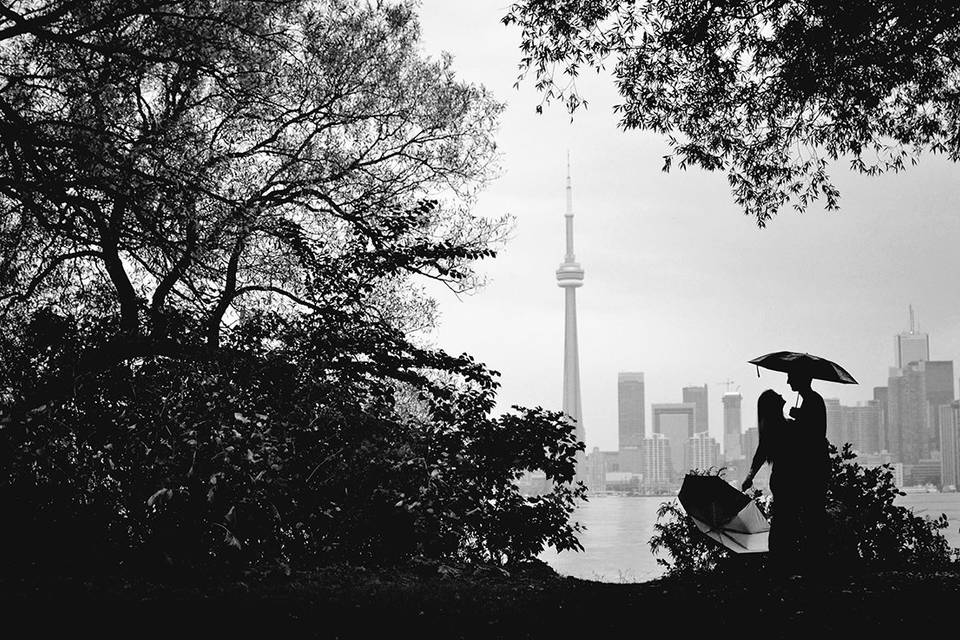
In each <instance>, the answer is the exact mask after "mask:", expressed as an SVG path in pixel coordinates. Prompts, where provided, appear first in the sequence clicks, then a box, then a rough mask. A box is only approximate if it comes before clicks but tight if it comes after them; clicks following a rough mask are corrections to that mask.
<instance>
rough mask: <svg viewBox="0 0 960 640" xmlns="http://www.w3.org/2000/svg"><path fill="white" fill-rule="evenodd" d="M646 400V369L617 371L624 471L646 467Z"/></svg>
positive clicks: (621, 453) (618, 421)
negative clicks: (642, 450) (642, 453)
mask: <svg viewBox="0 0 960 640" xmlns="http://www.w3.org/2000/svg"><path fill="white" fill-rule="evenodd" d="M645 414H646V402H645V400H644V383H643V372H641V371H622V372H620V373H619V374H617V423H618V428H617V431H618V434H619V436H620V446H619V449H620V463H621V467H622V469H623V470H624V471H630V472H632V473H640V472H641V468H642V466H643V460H642V457H641V452H640V449H641V446H642V445H643V439H644V436H645V431H646V427H645V423H644V422H645V421H644V416H645Z"/></svg>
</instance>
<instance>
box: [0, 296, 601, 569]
mask: <svg viewBox="0 0 960 640" xmlns="http://www.w3.org/2000/svg"><path fill="white" fill-rule="evenodd" d="M331 320H332V319H331V318H330V317H325V318H321V317H319V316H318V317H314V318H305V319H299V320H284V319H282V318H278V317H274V316H260V317H253V318H247V319H245V320H244V321H243V322H242V323H240V325H238V326H237V327H236V328H235V329H234V330H233V331H232V332H231V334H230V336H229V339H228V340H227V341H226V342H227V343H226V344H225V350H224V351H225V352H229V353H232V354H234V356H233V357H231V358H222V359H217V360H205V359H202V358H199V359H197V360H193V361H184V360H172V359H169V358H163V357H151V358H141V359H137V360H133V361H128V362H127V363H125V364H120V365H117V366H115V367H112V368H111V369H110V370H108V371H106V372H104V373H103V374H99V375H96V376H88V377H87V378H86V379H84V380H83V382H82V384H79V385H78V386H77V387H76V388H75V389H74V390H73V392H72V393H70V394H68V395H67V396H65V397H63V398H61V399H60V400H58V401H54V402H50V403H48V404H46V405H44V406H42V407H39V408H37V409H36V410H34V411H31V412H29V413H28V414H27V415H26V416H24V417H23V418H22V420H19V421H17V420H11V419H10V418H9V414H8V413H7V415H8V420H7V423H6V424H5V425H4V427H5V428H4V429H2V431H0V435H2V441H3V444H4V466H3V467H2V470H0V500H2V504H3V505H4V509H5V521H6V522H7V523H11V526H6V527H4V531H3V533H2V534H0V543H2V545H0V548H2V549H4V551H3V553H2V557H3V563H4V565H5V569H6V570H8V571H11V570H16V571H20V572H30V573H36V572H38V571H52V572H91V571H122V570H127V569H130V570H134V569H135V570H137V571H144V570H147V571H154V570H156V569H158V568H160V567H170V568H173V569H176V570H184V571H198V570H203V571H211V570H214V571H216V570H231V569H242V568H247V567H252V566H256V565H262V564H263V563H267V564H270V565H281V566H283V567H285V568H287V569H289V568H291V567H293V568H308V567H311V566H317V565H322V564H328V563H333V562H340V561H349V562H355V563H362V564H378V563H392V562H401V561H404V560H408V559H411V558H417V557H420V558H431V559H438V560H483V561H494V562H504V561H513V560H523V559H525V558H530V557H533V556H535V555H536V554H537V553H539V552H540V551H541V550H542V549H543V547H544V546H545V545H547V544H549V545H552V546H555V547H557V548H558V549H569V548H578V547H579V543H578V542H577V539H576V534H577V532H578V531H579V526H578V525H576V524H571V523H570V522H569V521H568V518H569V516H570V513H571V512H572V510H573V508H574V506H575V504H576V502H577V500H579V499H580V498H582V497H583V496H584V494H585V490H584V487H583V486H582V485H580V484H577V483H574V470H575V455H576V454H577V452H578V451H581V450H582V449H583V444H582V443H578V442H577V441H576V437H575V434H574V430H573V428H572V426H571V425H570V424H569V423H568V422H567V421H566V420H565V419H564V418H563V417H562V416H561V415H560V414H559V413H555V412H549V411H544V410H542V409H539V408H537V409H522V408H516V407H515V408H514V410H513V411H512V412H511V413H508V414H506V415H503V416H500V417H496V418H494V417H491V416H490V412H491V411H492V409H493V407H494V403H495V396H496V390H497V386H498V384H497V382H496V373H495V372H492V371H489V370H488V369H486V368H485V367H484V366H483V365H480V364H478V363H476V362H475V361H473V360H472V359H471V358H469V357H468V356H459V357H452V356H448V355H446V354H444V353H442V352H435V351H428V350H423V349H419V348H416V347H414V346H413V345H411V344H410V343H408V342H407V341H406V339H405V338H403V336H402V335H401V334H399V333H397V332H393V331H389V330H386V329H383V328H375V327H373V326H371V325H370V324H369V323H358V322H352V321H351V318H350V317H348V316H343V317H339V318H336V322H332V321H331ZM51 327H57V331H56V332H52V330H51ZM96 335H97V332H96V331H94V330H91V331H87V330H85V329H84V328H83V327H82V326H81V325H80V323H78V322H76V321H75V320H73V319H71V318H67V317H59V316H50V315H49V314H47V315H45V316H44V319H43V321H42V322H35V323H33V324H31V325H30V329H29V330H28V331H27V332H25V334H24V335H23V337H22V339H19V340H13V339H11V338H10V337H9V336H8V337H7V338H6V339H5V344H4V353H5V354H8V355H10V357H9V358H7V359H6V364H7V367H6V369H5V371H3V372H0V377H2V380H0V381H2V383H3V384H0V388H5V389H7V393H6V398H7V400H5V402H8V403H9V402H11V400H10V399H11V398H14V397H16V396H17V395H18V390H19V389H20V388H23V387H25V386H26V387H29V386H30V384H31V382H32V381H33V380H34V379H35V378H36V377H37V376H39V375H41V374H42V373H43V369H44V368H47V367H50V366H54V365H55V364H57V363H59V362H60V361H69V357H70V354H71V353H75V352H78V351H79V350H80V349H79V348H78V346H86V345H87V344H88V343H89V342H90V341H93V340H95V339H96V338H95V336H96ZM38 368H39V373H38V371H37V369H38ZM2 409H3V407H0V415H3V414H5V413H6V412H4V411H3V410H2ZM534 469H542V470H543V471H545V472H546V474H547V477H548V478H550V479H551V480H552V481H553V485H552V490H551V491H550V492H548V493H547V494H545V495H542V496H539V497H529V498H528V497H524V496H522V495H521V494H520V493H519V490H518V489H517V486H516V480H517V479H518V478H519V477H520V476H521V475H522V474H523V472H524V471H527V470H534Z"/></svg>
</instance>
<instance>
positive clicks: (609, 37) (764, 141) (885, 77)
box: [504, 0, 960, 227]
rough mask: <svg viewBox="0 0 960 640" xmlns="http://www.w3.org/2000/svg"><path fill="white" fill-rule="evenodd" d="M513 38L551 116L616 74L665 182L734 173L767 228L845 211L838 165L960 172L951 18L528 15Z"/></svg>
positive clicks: (718, 8)
mask: <svg viewBox="0 0 960 640" xmlns="http://www.w3.org/2000/svg"><path fill="white" fill-rule="evenodd" d="M504 22H505V23H506V24H514V25H517V26H518V27H519V28H520V29H521V51H522V58H521V63H520V68H521V78H522V77H523V76H524V75H526V74H528V73H530V72H532V73H533V76H534V78H535V84H536V87H537V88H538V89H539V90H540V91H541V93H542V94H543V96H544V100H545V101H546V102H550V101H551V100H555V99H556V100H562V101H563V102H564V103H565V104H566V106H567V108H568V109H569V110H570V111H571V112H572V111H574V110H576V109H577V108H578V107H580V106H581V105H585V104H586V100H584V99H583V98H582V97H581V96H580V95H578V93H577V89H576V85H575V79H576V77H577V75H578V74H579V73H580V72H581V71H582V70H583V69H584V68H598V69H599V68H603V67H604V66H605V65H608V64H610V65H612V72H613V76H614V78H615V80H616V83H617V87H618V89H619V92H620V95H621V97H622V98H623V102H622V103H621V104H620V105H618V106H616V107H615V111H616V113H617V114H618V116H619V118H620V125H621V126H622V127H623V128H624V129H643V130H650V131H655V132H658V133H661V134H664V135H666V136H667V139H668V142H669V145H670V148H671V153H670V154H669V155H667V156H666V157H665V165H664V169H665V170H669V168H670V167H671V165H672V164H673V163H674V162H675V161H676V162H677V163H678V164H679V165H680V166H681V167H683V168H686V167H688V166H699V167H702V168H704V169H707V170H711V171H713V170H720V171H724V172H726V174H727V177H728V179H729V182H730V186H731V189H732V191H733V195H734V198H735V200H736V202H737V204H738V205H740V206H742V207H743V208H744V210H745V212H746V213H747V214H748V215H750V216H752V217H754V218H755V219H756V221H757V224H758V225H760V226H761V227H762V226H764V225H765V224H766V223H767V222H768V221H769V220H770V219H771V218H772V217H773V216H774V215H776V213H777V212H778V211H779V210H781V209H782V208H783V207H784V206H792V207H793V208H794V209H796V210H798V211H803V210H805V209H806V208H807V207H808V206H809V205H810V204H811V203H812V202H813V201H814V200H817V199H819V198H823V199H824V204H825V206H826V208H827V209H834V208H836V207H837V202H838V197H839V193H838V191H837V189H836V188H835V187H834V185H833V183H832V181H831V179H830V176H829V175H828V169H829V168H831V163H832V162H834V161H837V160H843V161H849V164H850V167H851V169H853V170H855V171H858V172H861V173H865V174H869V175H874V174H878V173H882V172H884V171H899V170H901V169H903V168H904V167H905V166H906V165H907V164H908V163H913V162H916V158H917V155H918V154H919V153H920V152H922V151H929V152H934V153H943V154H946V155H947V156H948V157H949V158H950V159H951V160H954V161H955V160H956V159H957V157H958V156H960V5H958V4H957V3H956V2H951V1H949V0H930V1H926V2H901V1H899V0H845V1H843V2H833V1H827V0H702V1H689V0H572V1H571V0H522V1H520V2H516V3H514V4H513V5H511V7H510V9H509V13H508V14H507V15H506V16H505V17H504ZM539 108H540V107H538V109H539Z"/></svg>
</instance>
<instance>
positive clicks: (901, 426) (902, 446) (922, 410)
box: [887, 360, 930, 465]
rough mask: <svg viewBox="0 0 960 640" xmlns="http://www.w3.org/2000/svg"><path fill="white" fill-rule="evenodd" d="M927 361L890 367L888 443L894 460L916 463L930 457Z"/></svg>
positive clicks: (910, 463)
mask: <svg viewBox="0 0 960 640" xmlns="http://www.w3.org/2000/svg"><path fill="white" fill-rule="evenodd" d="M925 370H926V362H924V361H922V360H921V361H914V362H911V363H909V364H907V366H906V367H904V368H903V369H897V368H892V369H891V370H890V378H889V380H888V383H887V387H888V389H889V391H888V394H887V414H888V415H887V421H888V428H889V431H888V434H887V443H888V445H889V446H890V453H892V454H893V456H894V460H896V461H897V462H902V463H904V464H908V465H913V464H917V463H918V462H919V461H920V459H921V458H929V457H930V439H929V437H928V434H929V431H930V427H929V424H930V415H929V414H930V412H929V402H927V386H926V375H925Z"/></svg>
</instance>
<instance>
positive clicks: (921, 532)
mask: <svg viewBox="0 0 960 640" xmlns="http://www.w3.org/2000/svg"><path fill="white" fill-rule="evenodd" d="M855 458H856V456H855V454H854V453H853V452H852V450H851V447H850V444H849V443H848V444H845V445H844V446H843V448H842V449H839V450H838V449H837V448H836V447H835V446H834V445H832V444H831V445H830V476H829V479H828V485H827V515H828V518H827V521H828V531H827V539H828V549H827V553H828V554H829V556H830V559H831V565H832V566H834V567H843V568H844V569H846V570H864V569H900V568H914V569H924V570H928V569H929V570H932V569H938V568H943V567H945V566H947V565H949V564H950V563H951V562H952V561H955V560H957V559H958V558H957V554H958V552H957V551H955V550H951V548H950V546H949V544H948V543H947V540H946V538H944V536H943V534H942V533H940V532H941V530H942V529H944V528H946V527H947V518H946V516H945V515H943V514H941V516H940V517H938V518H930V517H927V516H920V515H917V514H915V513H913V511H911V510H910V509H909V508H907V507H903V506H899V505H896V504H894V500H895V499H896V498H897V496H900V495H904V494H903V492H902V491H899V490H898V489H897V488H896V485H895V484H894V479H893V473H892V470H891V468H890V466H889V465H883V466H881V467H872V468H868V467H864V466H863V465H860V464H858V463H857V462H856V461H855ZM694 473H709V474H713V475H719V474H722V470H709V471H695V472H694ZM751 497H752V498H754V499H755V500H756V501H757V504H758V506H759V507H760V510H761V511H763V513H764V514H765V515H768V517H770V513H771V509H770V506H771V505H772V503H773V500H771V499H770V498H767V497H764V496H763V495H762V494H761V492H760V491H757V490H754V491H752V492H751ZM774 499H775V498H774ZM774 517H775V516H774ZM654 531H655V533H654V535H653V537H652V538H651V539H650V548H651V550H652V551H653V552H654V553H660V554H661V555H663V556H665V557H658V558H657V562H658V563H659V564H660V565H661V566H663V567H665V568H666V572H667V575H687V574H693V573H702V572H711V571H724V570H729V569H734V568H739V567H740V566H741V565H742V564H743V562H742V561H738V560H737V559H736V558H734V557H733V556H735V555H736V554H733V553H732V552H729V551H727V550H726V549H725V548H724V547H722V546H721V545H719V544H718V543H716V542H714V541H713V540H711V539H710V538H708V537H707V536H705V535H703V533H702V532H701V531H700V530H699V529H698V528H697V527H696V525H695V524H694V523H693V520H692V519H691V518H690V517H689V516H687V514H686V512H685V511H684V510H683V508H682V507H681V506H680V504H679V502H678V501H676V500H673V501H670V502H664V503H663V504H661V505H660V508H659V509H658V511H657V523H656V524H655V525H654ZM760 561H761V562H762V561H763V558H761V559H760Z"/></svg>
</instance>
